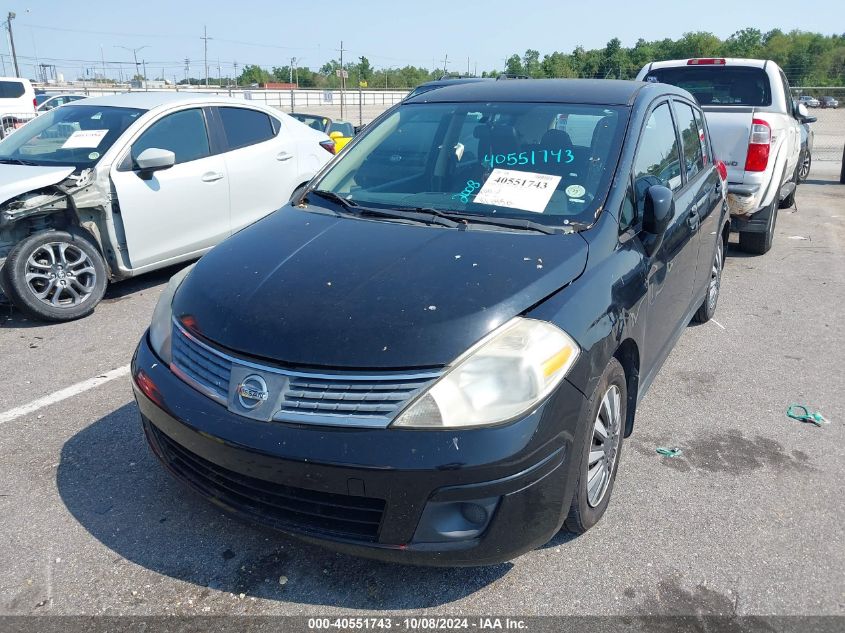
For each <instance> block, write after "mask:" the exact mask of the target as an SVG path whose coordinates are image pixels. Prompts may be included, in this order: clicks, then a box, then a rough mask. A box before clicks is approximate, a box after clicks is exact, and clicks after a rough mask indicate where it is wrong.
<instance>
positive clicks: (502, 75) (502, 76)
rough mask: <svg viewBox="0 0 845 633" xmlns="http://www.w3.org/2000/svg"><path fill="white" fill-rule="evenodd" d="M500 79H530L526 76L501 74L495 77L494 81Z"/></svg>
mask: <svg viewBox="0 0 845 633" xmlns="http://www.w3.org/2000/svg"><path fill="white" fill-rule="evenodd" d="M500 79H530V77H528V75H514V74H510V73H502V74H501V75H499V76H498V77H496V81H499V80H500Z"/></svg>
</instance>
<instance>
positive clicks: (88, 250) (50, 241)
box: [0, 230, 107, 321]
mask: <svg viewBox="0 0 845 633" xmlns="http://www.w3.org/2000/svg"><path fill="white" fill-rule="evenodd" d="M0 274H2V275H3V282H4V283H3V286H4V287H5V288H6V290H7V293H8V295H9V299H11V301H12V303H14V304H15V305H16V306H17V307H18V309H20V310H21V311H22V312H24V313H25V314H27V315H28V316H30V317H33V318H36V319H41V320H44V321H70V320H73V319H78V318H80V317H83V316H87V315H88V314H90V313H91V312H93V311H94V308H95V307H96V305H97V304H98V303H99V302H100V299H102V298H103V295H104V294H105V292H106V281H107V280H106V266H105V263H104V262H103V258H102V256H101V255H100V253H99V252H98V251H97V248H96V247H95V246H94V245H93V244H92V243H91V242H89V241H88V240H87V239H85V238H84V237H82V236H80V235H77V234H74V233H69V232H67V231H55V230H51V231H42V232H40V233H34V234H32V235H30V236H29V237H27V238H26V239H24V240H21V241H20V242H18V244H17V245H16V246H15V247H14V248H13V249H12V252H11V253H9V256H8V257H7V258H6V263H5V265H4V266H3V270H2V271H0Z"/></svg>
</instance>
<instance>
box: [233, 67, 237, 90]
mask: <svg viewBox="0 0 845 633" xmlns="http://www.w3.org/2000/svg"><path fill="white" fill-rule="evenodd" d="M233 65H234V67H235V88H237V87H238V62H233Z"/></svg>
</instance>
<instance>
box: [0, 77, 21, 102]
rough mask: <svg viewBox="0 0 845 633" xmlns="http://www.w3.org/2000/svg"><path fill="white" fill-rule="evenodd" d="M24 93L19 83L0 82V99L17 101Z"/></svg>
mask: <svg viewBox="0 0 845 633" xmlns="http://www.w3.org/2000/svg"><path fill="white" fill-rule="evenodd" d="M25 92H26V88H24V87H23V83H22V82H20V81H0V99H17V98H18V97H22V96H23V95H24V93H25Z"/></svg>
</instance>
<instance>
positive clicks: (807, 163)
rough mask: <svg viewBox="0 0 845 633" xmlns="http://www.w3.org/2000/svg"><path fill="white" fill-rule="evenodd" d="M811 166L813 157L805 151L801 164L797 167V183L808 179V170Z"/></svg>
mask: <svg viewBox="0 0 845 633" xmlns="http://www.w3.org/2000/svg"><path fill="white" fill-rule="evenodd" d="M812 166H813V155H812V154H811V153H810V152H809V151H807V152H806V153H805V154H804V156H802V157H801V164H800V165H799V166H798V182H805V181H806V180H807V178H809V177H810V168H811V167H812Z"/></svg>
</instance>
